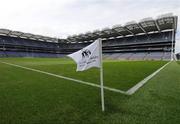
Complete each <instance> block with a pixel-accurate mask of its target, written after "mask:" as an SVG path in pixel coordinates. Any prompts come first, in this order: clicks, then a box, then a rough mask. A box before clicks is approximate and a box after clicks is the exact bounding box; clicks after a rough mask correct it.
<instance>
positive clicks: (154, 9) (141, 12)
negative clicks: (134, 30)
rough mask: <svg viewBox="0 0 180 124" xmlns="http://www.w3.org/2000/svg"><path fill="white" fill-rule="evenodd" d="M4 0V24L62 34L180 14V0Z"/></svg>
mask: <svg viewBox="0 0 180 124" xmlns="http://www.w3.org/2000/svg"><path fill="white" fill-rule="evenodd" d="M0 3H1V6H0V16H1V18H0V28H5V29H10V30H15V31H22V32H26V33H33V34H39V35H45V36H51V37H58V38H66V37H67V36H69V35H73V34H79V33H85V32H87V31H93V30H96V29H103V28H106V27H112V26H113V25H116V24H121V25H124V24H125V23H126V22H130V21H133V20H134V21H136V22H138V21H140V20H141V19H143V18H146V17H153V18H154V19H155V18H157V16H159V15H162V14H166V13H173V14H174V15H177V16H178V17H179V18H180V0H0ZM177 52H180V19H179V20H178V29H177V35H176V53H177Z"/></svg>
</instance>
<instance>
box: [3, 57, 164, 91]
mask: <svg viewBox="0 0 180 124" xmlns="http://www.w3.org/2000/svg"><path fill="white" fill-rule="evenodd" d="M3 61H6V62H10V63H14V64H18V65H22V66H25V67H30V68H34V69H39V70H43V71H47V72H51V73H54V74H58V75H62V76H66V77H71V78H74V79H79V80H83V81H88V82H91V83H95V84H100V83H99V70H98V69H97V68H93V69H90V70H87V71H83V72H76V64H75V63H74V62H73V61H72V60H70V59H47V58H40V59H32V58H29V59H27V58H25V59H22V58H20V59H17V58H15V59H14V58H11V59H3ZM165 63H167V62H166V61H112V60H105V61H104V64H103V66H104V84H105V86H108V87H112V88H116V89H120V90H124V91H126V90H128V89H129V88H131V87H132V86H134V85H135V84H137V83H138V82H139V81H141V80H142V79H144V78H145V77H147V76H148V75H150V74H151V73H153V72H154V71H156V70H157V69H158V68H160V67H161V66H163V65H164V64H165Z"/></svg>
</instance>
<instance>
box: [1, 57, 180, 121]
mask: <svg viewBox="0 0 180 124" xmlns="http://www.w3.org/2000/svg"><path fill="white" fill-rule="evenodd" d="M2 60H3V61H8V62H13V63H18V64H21V65H26V66H29V67H33V68H39V69H43V70H47V71H52V72H54V73H55V72H56V71H53V69H54V68H55V67H52V68H51V69H47V68H45V67H46V65H48V64H47V63H49V66H50V65H52V66H55V65H56V66H57V65H58V62H59V60H56V59H55V60H53V59H47V60H46V61H47V63H46V61H45V59H39V60H34V59H32V60H29V59H1V61H2ZM40 61H41V62H40ZM48 61H49V62H48ZM56 61H58V62H56ZM61 61H62V63H63V62H65V61H66V60H65V59H64V60H61ZM20 62H21V63H20ZM28 62H29V63H28ZM34 62H35V63H34ZM38 63H39V64H38ZM52 63H54V64H52ZM65 63H66V62H65ZM67 63H68V64H67ZM67 63H66V64H67V65H69V64H70V65H71V64H72V65H71V66H72V67H71V66H65V64H63V66H64V68H65V67H71V68H75V66H74V65H73V63H71V61H68V62H67ZM106 63H107V64H109V63H111V65H114V64H113V63H114V62H112V61H111V62H105V63H104V66H105V69H106V70H107V69H108V66H107V65H106ZM115 63H118V62H115ZM119 63H120V65H121V64H122V65H123V66H124V63H125V64H126V63H130V65H131V64H132V63H131V62H119ZM135 63H136V62H135ZM137 63H139V65H140V63H141V64H143V63H148V62H137ZM150 63H151V62H150ZM152 63H156V62H152ZM157 63H161V62H157ZM137 65H138V64H137ZM147 65H148V64H147ZM150 65H151V64H150ZM155 65H156V64H155ZM59 66H60V68H61V66H62V64H61V63H60V64H59ZM73 66H74V67H73ZM109 66H110V65H109ZM136 67H137V66H136ZM140 67H141V66H140ZM140 67H139V68H140ZM145 67H146V66H145ZM113 69H118V67H116V68H115V67H114V68H113ZM113 69H112V71H113ZM136 69H138V67H137V68H136ZM145 69H147V68H145ZM0 70H1V71H0V124H10V123H11V124H21V123H23V124H24V123H25V124H35V123H36V124H101V123H103V124H120V123H122V124H145V123H152V124H153V123H154V124H156V123H158V124H175V123H179V122H180V118H179V117H180V106H179V104H180V97H179V96H180V92H179V91H180V85H179V83H180V76H179V74H180V65H178V64H177V63H176V62H173V63H171V64H169V65H168V66H167V67H166V68H165V69H163V70H162V71H161V72H160V73H159V74H158V75H156V76H155V77H154V78H153V79H151V80H150V81H149V82H148V83H147V84H146V85H145V86H144V87H142V88H141V89H140V90H139V91H138V92H137V93H135V94H134V95H132V96H125V95H122V94H119V93H114V92H110V91H105V107H106V111H105V112H104V113H103V112H101V106H100V91H99V89H98V88H94V87H89V86H86V85H82V84H77V83H73V82H71V81H67V80H63V79H60V78H56V77H51V76H47V75H44V74H41V73H37V72H32V71H27V70H24V69H21V68H16V67H12V66H9V65H5V64H0ZM57 70H59V67H57ZM140 70H141V68H140ZM91 71H92V72H91ZM93 71H96V70H94V69H92V70H90V72H89V71H87V72H85V73H86V74H89V73H92V74H94V72H93ZM124 71H127V70H124ZM153 71H154V70H153ZM135 72H136V71H135ZM134 74H135V75H137V74H139V73H137V72H136V73H134ZM95 76H96V75H95ZM112 76H113V74H112ZM85 79H86V78H85ZM86 80H89V79H86Z"/></svg>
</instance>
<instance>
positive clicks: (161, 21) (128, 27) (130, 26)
mask: <svg viewBox="0 0 180 124" xmlns="http://www.w3.org/2000/svg"><path fill="white" fill-rule="evenodd" d="M177 19H178V17H177V16H174V15H173V14H171V13H170V14H164V15H160V16H158V17H157V19H153V18H151V17H149V18H144V19H142V20H140V21H139V22H135V21H131V22H127V23H126V24H125V25H124V26H122V25H114V26H112V28H108V27H106V28H104V29H102V30H94V31H92V32H86V33H84V34H78V35H72V36H68V37H67V39H58V38H53V37H47V36H42V35H35V34H31V33H24V32H19V31H12V30H8V29H0V35H4V36H10V37H19V38H24V39H32V40H39V41H45V42H59V43H60V42H67V43H76V42H88V41H93V40H95V39H97V38H112V37H114V38H116V37H125V36H130V35H131V36H135V35H138V34H148V33H152V32H162V31H167V30H173V29H174V30H175V31H176V29H177Z"/></svg>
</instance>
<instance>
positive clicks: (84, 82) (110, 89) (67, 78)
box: [0, 61, 128, 95]
mask: <svg viewBox="0 0 180 124" xmlns="http://www.w3.org/2000/svg"><path fill="white" fill-rule="evenodd" d="M0 62H1V63H3V64H7V65H11V66H15V67H19V68H23V69H26V70H30V71H34V72H39V73H43V74H46V75H51V76H54V77H58V78H62V79H65V80H70V81H74V82H77V83H81V84H85V85H89V86H93V87H97V88H101V87H100V85H97V84H93V83H90V82H86V81H82V80H77V79H73V78H69V77H65V76H61V75H57V74H53V73H49V72H45V71H41V70H38V69H33V68H28V67H24V66H21V65H16V64H12V63H7V62H2V61H0ZM104 89H106V90H109V91H113V92H117V93H122V94H125V95H128V94H127V93H126V92H125V91H122V90H118V89H115V88H110V87H106V86H104Z"/></svg>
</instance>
